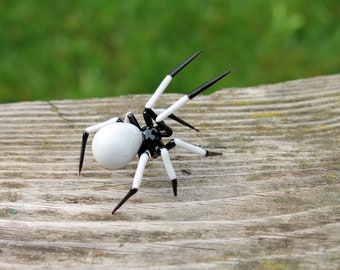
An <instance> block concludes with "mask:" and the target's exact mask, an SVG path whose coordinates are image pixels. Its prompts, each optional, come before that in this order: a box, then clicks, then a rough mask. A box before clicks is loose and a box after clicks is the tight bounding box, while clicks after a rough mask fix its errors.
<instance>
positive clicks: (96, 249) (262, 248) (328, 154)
mask: <svg viewBox="0 0 340 270" xmlns="http://www.w3.org/2000/svg"><path fill="white" fill-rule="evenodd" d="M149 97H150V95H130V96H122V97H116V98H103V99H89V100H56V101H49V102H45V101H37V102H21V103H13V104H2V105H0V145H1V147H0V268H1V269H27V268H31V269H44V268H48V269H60V268H61V269H63V268H67V267H71V268H97V269H108V268H110V267H111V268H113V269H132V268H139V269H336V268H337V267H338V265H339V263H340V205H339V201H340V196H339V195H340V188H339V178H340V174H339V164H340V162H339V161H340V147H339V146H340V140H339V137H340V136H339V134H340V132H339V130H340V129H339V127H340V75H333V76H323V77H316V78H311V79H303V80H296V81H289V82H284V83H278V84H272V85H262V86H257V87H250V88H241V89H236V88H233V89H224V90H221V91H217V92H215V93H213V94H211V95H209V96H199V97H197V98H195V99H194V100H193V101H191V102H190V103H188V104H187V105H186V106H185V107H184V108H183V109H181V110H180V111H179V113H178V116H181V117H183V118H184V119H185V120H187V121H188V122H190V123H192V124H194V125H196V126H197V127H198V128H199V129H200V132H199V133H196V132H195V131H192V130H189V129H187V128H185V127H182V126H180V125H178V124H177V123H175V122H173V121H172V120H168V121H167V122H168V123H171V125H172V127H173V128H174V137H177V138H181V139H183V140H186V141H188V142H191V143H194V144H197V145H200V146H202V147H205V148H207V149H210V150H214V151H221V152H222V153H223V156H222V157H220V156H216V157H215V156H214V157H204V158H202V157H200V156H196V155H195V154H192V153H189V152H186V151H183V150H181V149H173V150H172V151H171V153H170V154H171V159H172V161H173V165H174V168H175V170H176V173H177V176H178V184H179V188H178V197H176V198H175V197H174V196H173V194H172V189H171V184H170V182H169V181H168V179H167V175H166V173H165V171H164V168H163V164H162V161H161V160H160V159H157V160H150V162H149V164H148V167H147V169H146V172H145V178H144V180H143V182H142V187H141V190H140V191H139V192H138V193H137V194H136V195H135V196H134V197H132V198H131V199H130V200H129V201H128V202H127V203H126V205H124V206H123V207H122V208H121V209H120V210H119V212H117V214H116V215H114V216H112V215H111V214H110V212H111V210H112V208H113V207H114V206H115V205H116V203H117V202H118V201H119V200H120V199H121V198H122V197H123V196H124V195H125V194H126V192H127V191H128V189H129V188H130V185H131V183H132V178H133V175H134V172H135V168H136V165H137V160H135V161H133V162H132V163H131V164H130V165H129V166H127V167H126V168H124V169H120V170H117V171H110V170H105V169H103V168H101V167H100V166H99V165H98V164H96V162H95V161H94V159H93V157H92V155H91V151H90V149H91V146H90V144H89V147H88V149H87V150H88V151H87V153H86V157H85V163H84V171H83V174H82V175H81V176H78V175H77V166H78V159H79V150H80V142H81V134H82V131H83V130H84V128H85V127H87V126H89V125H92V124H95V123H98V122H101V121H104V120H107V119H108V118H111V117H114V116H120V117H124V115H125V113H126V112H128V111H132V112H134V113H135V115H136V116H137V118H138V120H139V121H140V122H142V115H141V112H142V110H143V106H144V104H145V102H146V101H147V100H148V98H149ZM179 97H180V95H177V94H166V95H164V96H162V98H161V100H160V101H159V103H158V105H159V107H167V106H169V105H170V104H172V103H173V102H174V101H175V100H177V99H178V98H179ZM28 266H29V267H28Z"/></svg>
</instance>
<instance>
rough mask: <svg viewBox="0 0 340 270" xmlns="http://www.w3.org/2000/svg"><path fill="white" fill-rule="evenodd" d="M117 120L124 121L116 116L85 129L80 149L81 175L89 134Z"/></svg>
mask: <svg viewBox="0 0 340 270" xmlns="http://www.w3.org/2000/svg"><path fill="white" fill-rule="evenodd" d="M116 122H122V120H121V119H120V118H119V117H114V118H112V119H110V120H107V121H105V122H102V123H99V124H96V125H93V126H89V127H87V128H86V129H85V130H84V132H83V138H82V142H81V149H80V158H79V171H78V173H79V175H80V173H81V170H82V168H83V163H84V156H85V148H86V142H87V139H88V137H89V135H90V134H92V133H96V132H97V131H98V130H99V129H101V128H102V127H104V126H107V125H110V124H112V123H116Z"/></svg>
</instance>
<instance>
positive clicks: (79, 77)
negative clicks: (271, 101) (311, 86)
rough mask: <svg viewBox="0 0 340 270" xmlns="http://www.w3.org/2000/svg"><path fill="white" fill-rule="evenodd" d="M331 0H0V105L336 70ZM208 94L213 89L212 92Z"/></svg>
mask: <svg viewBox="0 0 340 270" xmlns="http://www.w3.org/2000/svg"><path fill="white" fill-rule="evenodd" d="M339 15H340V2H339V1H338V0H312V1H306V0H305V1H303V0H286V1H284V0H275V1H270V0H257V1H256V0H244V1H227V0H182V1H179V0H162V1H160V0H148V1H145V0H143V1H142V0H124V1H118V0H117V1H113V0H110V1H106V0H73V1H72V0H58V1H54V0H7V1H6V0H0V29H1V35H0V103H5V102H15V101H22V100H50V99H64V98H89V97H104V96H116V95H124V94H130V93H152V92H153V91H154V89H155V88H156V87H157V85H158V84H159V82H160V81H161V80H162V79H163V77H164V76H165V75H166V74H167V73H168V72H169V71H170V70H171V69H172V68H174V67H176V65H177V64H179V63H181V61H183V60H184V59H185V58H187V57H188V56H190V55H191V54H192V53H194V52H195V51H197V50H199V49H202V50H203V53H202V54H201V55H200V56H199V57H198V58H197V59H196V60H195V61H194V62H193V63H192V64H190V65H189V66H188V67H187V68H186V69H185V70H183V71H182V72H181V73H180V74H179V75H178V76H177V77H176V79H175V80H174V81H173V82H172V84H171V85H170V86H169V89H168V90H167V92H182V93H185V92H188V91H190V90H192V89H194V88H195V87H197V86H198V85H200V84H201V83H203V82H205V81H206V80H209V79H211V78H212V77H214V76H216V75H218V74H220V73H221V72H223V71H224V70H226V69H231V70H232V73H231V74H230V75H229V76H228V77H227V78H225V79H224V80H222V81H221V82H219V83H218V84H217V85H215V86H213V89H212V90H211V91H213V90H216V89H221V88H224V87H243V86H252V85H257V84H263V83H274V82H280V81H284V80H292V79H297V78H303V77H312V76H317V75H325V74H334V73H339V71H340V61H339V55H340V54H339V52H340V50H339V48H340V23H339V22H340V20H339ZM211 91H210V92H211Z"/></svg>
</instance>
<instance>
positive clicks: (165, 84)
mask: <svg viewBox="0 0 340 270" xmlns="http://www.w3.org/2000/svg"><path fill="white" fill-rule="evenodd" d="M200 53H201V51H198V52H196V53H194V54H193V55H192V56H190V57H189V58H188V59H187V60H185V61H184V62H183V63H182V64H180V65H179V66H178V67H176V68H175V69H174V70H173V71H171V72H170V73H169V74H168V75H166V76H165V78H164V79H163V81H162V82H161V84H160V85H159V86H158V88H157V89H156V91H155V92H154V94H153V95H152V96H151V98H150V99H149V101H148V102H147V103H146V104H145V108H147V109H151V108H152V107H153V106H154V105H155V103H156V102H157V100H158V98H159V97H160V96H161V95H162V94H163V92H164V90H165V89H166V88H167V87H168V85H169V83H170V82H171V80H172V79H173V77H175V76H176V74H177V73H179V72H180V71H181V70H182V69H183V68H184V67H185V66H186V65H188V64H189V63H190V62H191V61H192V60H194V59H195V57H196V56H197V55H199V54H200Z"/></svg>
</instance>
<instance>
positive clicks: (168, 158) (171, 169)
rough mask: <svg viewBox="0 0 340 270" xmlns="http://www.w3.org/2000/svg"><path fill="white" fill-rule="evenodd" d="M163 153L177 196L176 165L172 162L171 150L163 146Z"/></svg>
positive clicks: (166, 168) (165, 165)
mask: <svg viewBox="0 0 340 270" xmlns="http://www.w3.org/2000/svg"><path fill="white" fill-rule="evenodd" d="M161 155H162V159H163V163H164V167H165V170H166V172H167V174H168V176H169V178H170V180H171V184H172V189H173V191H174V195H175V196H177V177H176V173H175V170H174V167H173V166H172V163H171V160H170V156H169V151H168V150H167V149H166V148H165V147H164V148H161Z"/></svg>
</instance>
